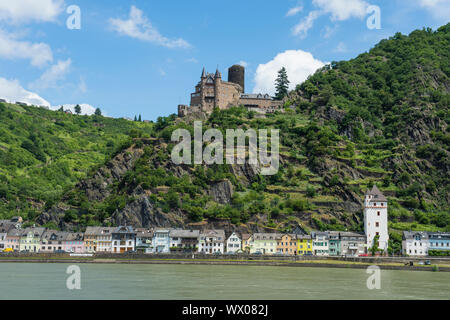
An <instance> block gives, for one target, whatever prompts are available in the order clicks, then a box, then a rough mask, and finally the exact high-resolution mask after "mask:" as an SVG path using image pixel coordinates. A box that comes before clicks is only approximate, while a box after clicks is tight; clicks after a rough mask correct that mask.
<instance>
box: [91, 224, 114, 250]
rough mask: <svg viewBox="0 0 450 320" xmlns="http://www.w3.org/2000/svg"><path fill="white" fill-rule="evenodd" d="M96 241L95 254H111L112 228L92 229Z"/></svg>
mask: <svg viewBox="0 0 450 320" xmlns="http://www.w3.org/2000/svg"><path fill="white" fill-rule="evenodd" d="M94 228H95V232H96V233H95V235H96V239H97V250H96V251H97V252H112V251H113V249H112V233H113V231H114V228H112V227H94Z"/></svg>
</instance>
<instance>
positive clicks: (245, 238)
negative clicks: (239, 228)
mask: <svg viewBox="0 0 450 320" xmlns="http://www.w3.org/2000/svg"><path fill="white" fill-rule="evenodd" d="M241 237H242V244H241V246H242V251H244V252H247V253H250V251H251V248H252V247H253V235H252V234H250V233H243V234H242V235H241Z"/></svg>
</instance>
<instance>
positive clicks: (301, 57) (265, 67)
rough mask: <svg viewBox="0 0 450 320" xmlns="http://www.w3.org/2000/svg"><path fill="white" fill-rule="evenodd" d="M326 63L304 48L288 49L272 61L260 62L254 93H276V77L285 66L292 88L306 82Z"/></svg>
mask: <svg viewBox="0 0 450 320" xmlns="http://www.w3.org/2000/svg"><path fill="white" fill-rule="evenodd" d="M324 65H325V63H323V62H322V61H319V60H317V59H315V58H314V57H313V56H312V54H311V53H309V52H305V51H302V50H288V51H285V52H282V53H279V54H278V55H277V56H276V57H275V58H274V59H273V60H272V61H269V62H268V63H266V64H260V65H259V66H258V68H257V70H256V74H255V79H254V82H255V87H254V89H253V92H254V93H269V94H272V95H273V94H274V93H275V79H276V77H277V75H278V71H279V70H280V69H281V68H282V67H285V68H286V70H287V74H288V78H289V81H290V82H291V83H290V86H289V89H290V90H292V89H294V88H295V86H296V85H297V84H300V83H302V82H304V81H305V80H306V79H307V78H308V76H310V75H311V74H314V72H315V71H316V70H317V69H319V68H321V67H323V66H324Z"/></svg>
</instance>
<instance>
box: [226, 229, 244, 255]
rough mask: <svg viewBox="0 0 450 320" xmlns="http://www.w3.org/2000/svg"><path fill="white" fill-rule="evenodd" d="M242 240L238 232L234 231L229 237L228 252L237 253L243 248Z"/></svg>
mask: <svg viewBox="0 0 450 320" xmlns="http://www.w3.org/2000/svg"><path fill="white" fill-rule="evenodd" d="M241 246H242V241H241V238H240V237H239V235H238V234H237V233H236V232H233V233H232V234H231V235H230V236H229V237H228V239H227V252H231V253H237V252H239V251H241V250H242V248H241Z"/></svg>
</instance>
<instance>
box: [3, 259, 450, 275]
mask: <svg viewBox="0 0 450 320" xmlns="http://www.w3.org/2000/svg"><path fill="white" fill-rule="evenodd" d="M0 263H42V264H44V263H61V264H62V263H72V264H155V265H156V264H158V265H175V264H178V265H229V266H272V267H299V268H339V269H367V268H368V267H370V266H378V267H379V268H380V269H381V270H401V271H428V272H450V265H445V266H444V265H440V264H439V265H437V266H438V270H434V268H433V267H434V266H433V265H431V266H424V265H414V266H405V265H399V264H398V263H397V264H394V263H390V264H389V263H383V262H373V263H357V262H353V263H349V262H348V261H342V260H318V261H304V260H303V261H302V260H297V261H276V260H208V259H158V258H156V259H149V258H147V259H126V258H122V259H120V258H113V259H111V258H99V257H89V258H73V257H71V258H40V257H36V258H29V257H26V258H25V257H24V258H17V257H11V258H9V257H0Z"/></svg>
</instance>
